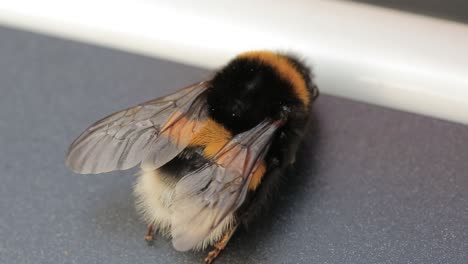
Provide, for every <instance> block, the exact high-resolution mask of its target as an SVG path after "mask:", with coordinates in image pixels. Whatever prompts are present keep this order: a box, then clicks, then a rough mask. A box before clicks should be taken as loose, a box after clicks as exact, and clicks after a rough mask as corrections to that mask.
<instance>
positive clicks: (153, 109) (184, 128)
mask: <svg viewBox="0 0 468 264" xmlns="http://www.w3.org/2000/svg"><path fill="white" fill-rule="evenodd" d="M207 86H208V83H207V82H200V83H197V84H195V85H192V86H189V87H187V88H185V89H182V90H180V91H178V92H176V93H173V94H171V95H169V96H166V97H162V98H158V99H154V100H151V101H148V102H146V103H143V104H139V105H137V106H135V107H131V108H128V109H125V110H122V111H119V112H116V113H114V114H112V115H110V116H108V117H106V118H104V119H102V120H100V121H97V122H96V123H94V124H93V125H91V126H90V127H89V128H88V129H86V130H85V131H84V132H83V133H82V134H81V135H80V136H79V137H78V138H77V139H76V140H75V141H74V142H73V143H72V144H71V146H70V148H69V150H68V153H67V156H66V164H67V165H68V167H70V169H72V170H73V171H75V172H77V173H102V172H109V171H113V170H126V169H129V168H131V167H134V166H136V165H137V164H138V163H140V162H142V166H144V167H145V168H158V167H160V166H162V165H164V164H165V163H166V162H168V161H170V160H171V159H172V158H174V157H175V156H176V155H177V154H178V153H180V152H181V151H182V150H183V149H184V148H185V147H186V146H187V144H188V142H189V141H190V139H191V137H192V135H193V134H194V133H196V132H197V131H198V129H199V128H200V127H201V122H199V121H200V120H202V119H204V118H206V116H207V111H206V100H205V98H204V96H203V92H204V91H205V90H206V88H207Z"/></svg>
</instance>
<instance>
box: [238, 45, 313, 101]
mask: <svg viewBox="0 0 468 264" xmlns="http://www.w3.org/2000/svg"><path fill="white" fill-rule="evenodd" d="M237 58H247V59H256V60H259V61H261V62H263V63H265V64H268V65H270V66H271V67H273V68H274V69H275V70H276V71H277V72H278V73H279V75H280V76H281V77H283V78H284V79H285V80H286V81H288V82H289V83H290V84H291V85H292V87H293V89H294V92H295V93H296V95H297V97H298V98H299V99H300V100H301V101H302V102H303V103H304V105H305V106H308V105H309V103H310V96H309V92H308V90H307V85H306V82H305V80H304V78H303V77H302V75H301V74H300V73H299V72H298V71H297V70H296V68H295V67H294V65H292V64H291V62H290V61H289V60H288V59H287V58H286V57H285V56H283V55H281V54H278V53H275V52H272V51H264V50H263V51H248V52H245V53H242V54H240V55H239V56H237Z"/></svg>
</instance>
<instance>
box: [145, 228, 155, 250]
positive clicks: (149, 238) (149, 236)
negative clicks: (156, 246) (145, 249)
mask: <svg viewBox="0 0 468 264" xmlns="http://www.w3.org/2000/svg"><path fill="white" fill-rule="evenodd" d="M153 239H154V225H153V224H150V225H149V226H148V232H147V233H146V235H145V240H146V243H148V246H152V245H153Z"/></svg>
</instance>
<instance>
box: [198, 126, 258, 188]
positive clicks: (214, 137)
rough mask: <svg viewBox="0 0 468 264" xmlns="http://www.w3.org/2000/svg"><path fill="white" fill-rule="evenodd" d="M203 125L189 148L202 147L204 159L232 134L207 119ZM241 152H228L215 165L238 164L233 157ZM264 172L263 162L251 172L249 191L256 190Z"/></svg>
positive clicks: (228, 139)
mask: <svg viewBox="0 0 468 264" xmlns="http://www.w3.org/2000/svg"><path fill="white" fill-rule="evenodd" d="M204 123H205V124H204V125H203V127H202V128H201V129H200V131H199V132H198V133H197V134H195V135H194V136H193V138H192V140H191V141H190V143H189V146H203V147H204V149H203V154H204V156H205V157H206V158H212V157H214V156H215V155H216V154H217V153H218V151H219V150H221V148H223V147H224V146H225V145H226V144H227V143H228V142H229V141H230V140H231V139H232V134H231V133H230V132H229V131H228V130H226V128H224V127H223V126H222V125H221V124H219V123H217V122H216V121H214V120H212V119H207V120H206V121H204ZM241 150H242V148H234V149H232V150H230V151H229V153H225V154H224V155H222V156H221V157H220V160H217V163H219V164H222V165H225V166H228V164H224V163H226V161H230V162H236V161H237V162H239V161H240V160H237V159H236V158H235V156H237V155H241V153H240V152H239V151H241ZM233 155H234V157H233ZM229 166H230V167H231V168H236V167H237V168H238V169H239V170H240V169H241V168H240V167H242V166H243V164H229ZM265 171H266V166H265V162H263V161H262V162H261V163H260V164H259V165H258V167H257V168H256V169H255V170H254V172H253V175H252V177H251V180H250V182H249V190H251V191H253V190H255V189H257V187H258V186H259V185H260V183H261V181H262V178H263V175H265ZM239 173H241V171H239Z"/></svg>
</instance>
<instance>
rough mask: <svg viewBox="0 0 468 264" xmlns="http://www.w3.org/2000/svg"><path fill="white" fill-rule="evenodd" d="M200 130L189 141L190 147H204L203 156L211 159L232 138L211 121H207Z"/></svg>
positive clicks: (224, 129) (222, 128) (220, 126)
mask: <svg viewBox="0 0 468 264" xmlns="http://www.w3.org/2000/svg"><path fill="white" fill-rule="evenodd" d="M204 122H205V124H204V125H203V127H202V128H201V130H200V131H199V132H198V133H197V134H195V136H194V137H193V138H192V140H191V141H190V143H189V145H190V146H204V149H203V154H204V155H205V157H207V158H212V157H213V156H214V155H216V153H218V151H219V150H220V149H221V148H222V147H224V145H226V144H227V143H228V142H229V140H231V138H232V134H231V133H230V132H229V131H227V130H226V128H224V127H223V126H222V125H220V124H219V123H217V122H216V121H214V120H213V119H207V120H206V121H204Z"/></svg>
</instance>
